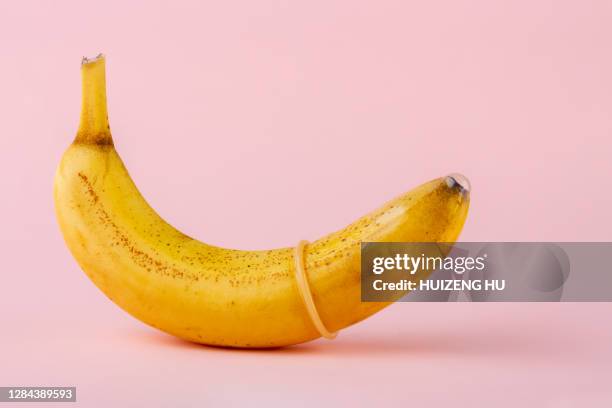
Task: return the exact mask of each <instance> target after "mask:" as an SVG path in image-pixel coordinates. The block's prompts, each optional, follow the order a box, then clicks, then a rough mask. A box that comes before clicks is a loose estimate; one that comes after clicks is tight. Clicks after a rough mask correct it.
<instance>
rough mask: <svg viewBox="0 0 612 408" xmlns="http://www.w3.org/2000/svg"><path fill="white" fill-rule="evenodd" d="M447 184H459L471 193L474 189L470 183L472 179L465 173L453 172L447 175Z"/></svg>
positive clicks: (462, 188)
mask: <svg viewBox="0 0 612 408" xmlns="http://www.w3.org/2000/svg"><path fill="white" fill-rule="evenodd" d="M445 180H446V185H448V186H449V187H451V188H452V187H455V186H458V187H459V188H460V189H461V190H462V191H463V192H465V193H469V192H470V191H471V190H472V185H471V184H470V180H468V178H467V177H465V176H464V175H463V174H459V173H452V174H449V175H448V176H446V179H445Z"/></svg>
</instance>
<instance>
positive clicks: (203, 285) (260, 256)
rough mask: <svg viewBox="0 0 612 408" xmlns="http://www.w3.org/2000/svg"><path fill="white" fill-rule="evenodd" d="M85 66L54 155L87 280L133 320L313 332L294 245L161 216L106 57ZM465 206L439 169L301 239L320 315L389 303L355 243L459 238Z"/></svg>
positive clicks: (345, 320) (238, 332)
mask: <svg viewBox="0 0 612 408" xmlns="http://www.w3.org/2000/svg"><path fill="white" fill-rule="evenodd" d="M81 73H82V88H83V97H82V98H83V99H82V112H81V120H80V125H79V129H78V132H77V135H76V138H75V140H74V142H73V143H72V145H70V147H69V148H68V149H67V150H66V152H65V153H64V155H63V157H62V159H61V162H60V164H59V166H58V169H57V172H56V175H55V182H54V199H55V208H56V215H57V220H58V223H59V226H60V228H61V231H62V233H63V236H64V239H65V241H66V244H67V246H68V248H69V249H70V251H71V252H72V254H73V256H74V257H75V258H76V260H77V262H78V263H79V265H80V267H81V268H82V269H83V270H84V271H85V273H86V274H87V275H88V276H89V278H90V279H91V280H92V281H93V282H94V284H95V285H96V286H98V288H99V289H101V290H102V292H104V293H105V294H106V295H107V296H108V297H109V298H110V299H111V300H112V301H113V302H115V303H116V304H117V305H119V306H120V307H121V308H123V309H124V310H125V311H127V312H128V313H130V314H131V315H133V316H134V317H136V318H137V319H139V320H141V321H143V322H144V323H146V324H148V325H150V326H153V327H155V328H157V329H159V330H162V331H164V332H166V333H169V334H171V335H174V336H177V337H179V338H182V339H185V340H189V341H192V342H197V343H204V344H208V345H218V346H229V347H258V348H261V347H278V346H285V345H291V344H297V343H301V342H305V341H309V340H313V339H316V338H318V337H319V336H320V335H319V332H318V331H317V330H316V329H315V327H314V326H313V323H312V321H311V320H310V318H309V315H308V313H307V309H306V308H305V306H304V303H303V300H302V298H301V297H300V293H299V288H298V286H297V284H296V279H295V266H294V257H293V252H292V248H280V249H272V250H263V251H245V250H235V249H225V248H220V247H216V246H212V245H207V244H205V243H202V242H200V241H198V240H195V239H193V238H191V237H188V236H186V235H185V234H183V233H181V232H180V231H178V230H176V229H175V228H173V227H172V226H171V225H169V224H168V223H166V222H165V221H164V220H163V219H162V218H161V217H160V216H159V215H158V214H157V213H156V212H155V210H153V208H151V206H149V204H148V203H147V202H146V201H145V199H144V198H143V197H142V195H141V194H140V192H139V191H138V189H137V187H136V185H135V184H134V182H133V181H132V179H131V178H130V175H129V174H128V171H127V170H126V168H125V166H124V164H123V162H122V161H121V158H120V157H119V155H118V154H117V151H116V150H115V148H114V145H113V139H112V137H111V132H110V127H109V124H108V115H107V108H106V80H105V60H104V57H103V56H102V55H99V56H98V57H96V58H94V59H84V60H83V63H82V64H81ZM468 206H469V188H468V187H467V184H466V181H465V180H464V179H462V178H461V177H460V176H456V175H455V176H448V177H443V178H439V179H436V180H433V181H430V182H428V183H425V184H423V185H421V186H420V187H417V188H415V189H414V190H412V191H410V192H409V193H407V194H404V195H402V196H399V197H397V198H395V199H394V200H392V201H390V202H388V203H387V204H386V205H384V206H382V207H381V208H379V209H377V210H375V211H373V212H372V213H370V214H368V215H366V216H364V217H362V218H360V219H359V220H357V221H356V222H354V223H353V224H351V225H349V226H348V227H346V228H345V229H343V230H340V231H337V232H333V233H331V234H329V235H327V236H325V237H323V238H321V239H319V240H317V241H314V242H312V243H311V244H308V245H307V246H306V247H305V249H304V254H303V259H304V261H303V262H304V266H305V270H306V274H307V280H308V282H309V286H310V289H311V291H312V294H313V299H314V302H315V304H316V307H317V310H318V312H319V315H320V317H321V320H322V321H323V322H324V323H325V326H326V327H327V328H328V329H330V330H331V331H337V330H340V329H342V328H344V327H347V326H349V325H352V324H354V323H356V322H359V321H360V320H363V319H365V318H366V317H368V316H370V315H372V314H373V313H375V312H377V311H379V310H380V309H382V308H383V307H385V306H387V305H388V304H389V302H386V303H366V302H361V301H360V246H361V245H360V243H361V242H365V241H382V242H387V241H399V242H401V241H407V242H408V241H412V242H454V241H456V239H457V237H458V236H459V233H460V231H461V229H462V227H463V224H464V222H465V219H466V216H467V212H468Z"/></svg>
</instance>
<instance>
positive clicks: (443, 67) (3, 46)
mask: <svg viewBox="0 0 612 408" xmlns="http://www.w3.org/2000/svg"><path fill="white" fill-rule="evenodd" d="M611 21H612V5H611V3H610V2H609V1H604V0H602V1H553V0H549V1H544V0H538V1H534V0H530V1H489V0H481V1H456V0H449V1H428V2H423V1H422V2H408V1H395V2H392V1H376V2H373V1H371V2H366V1H344V2H342V1H310V2H288V1H256V2H254V1H252V2H249V1H241V2H237V1H225V2H203V1H199V2H196V1H193V2H178V1H173V2H166V3H163V2H151V1H148V2H144V1H143V2H125V1H106V2H95V3H91V4H88V3H87V2H84V1H74V2H67V1H49V2H36V3H35V2H29V1H19V2H17V1H14V2H7V1H4V2H2V3H0V112H2V114H1V115H0V117H1V119H0V131H1V135H2V136H1V137H0V155H1V157H0V158H1V160H0V173H2V174H3V177H2V178H1V181H0V183H1V190H0V191H2V200H0V214H1V217H2V224H1V226H2V234H0V240H1V242H0V247H1V248H2V258H1V273H2V282H1V284H0V336H1V337H0V341H1V342H2V344H1V346H2V347H1V348H0V385H5V386H6V385H75V386H77V387H78V398H79V401H80V404H81V405H83V406H97V405H99V406H111V405H112V406H117V405H118V404H121V403H123V404H124V405H129V406H137V405H138V406H177V405H181V406H214V405H220V404H223V405H224V406H228V405H229V406H231V405H238V406H244V405H247V404H250V405H253V406H256V405H259V403H263V401H269V402H272V405H275V404H274V403H277V404H279V405H280V404H281V402H283V401H284V402H287V401H290V402H291V405H294V406H308V407H312V406H317V405H322V404H324V403H336V404H338V405H339V406H348V404H351V405H352V406H379V404H388V405H391V404H394V403H401V404H402V405H403V403H404V402H410V403H411V404H413V405H414V406H425V405H426V404H429V405H435V404H440V405H442V404H444V405H446V406H464V405H469V406H475V407H478V406H502V407H503V406H516V405H518V404H522V405H523V406H544V407H548V406H550V407H567V406H591V407H596V406H610V403H611V402H612V392H611V391H610V376H611V374H612V368H611V363H612V346H611V344H612V327H611V321H610V316H612V305H610V304H537V305H535V304H398V305H394V306H393V307H391V308H390V309H388V310H386V311H384V312H382V313H381V314H380V315H377V316H375V317H373V318H372V319H370V320H368V321H366V322H364V323H362V324H360V325H358V326H355V327H353V328H350V329H348V330H345V331H343V332H342V333H341V334H340V336H339V338H338V339H337V340H336V341H334V342H326V341H316V342H313V343H310V344H307V345H303V346H298V347H293V348H287V349H282V350H275V351H231V350H224V349H216V348H208V347H202V346H196V345H192V344H188V343H184V342H181V341H178V340H175V339H173V338H170V337H168V336H166V335H164V334H161V333H158V332H156V331H154V330H152V329H149V328H148V327H145V326H144V325H142V324H141V323H139V322H137V321H135V320H133V319H132V318H130V317H129V316H127V315H126V314H125V313H123V312H122V311H121V310H119V309H118V308H117V307H115V306H114V305H113V304H112V303H111V302H110V301H109V300H107V299H106V298H105V297H104V296H103V295H102V294H101V293H99V292H98V290H97V289H96V288H95V287H94V286H93V285H92V284H91V283H90V282H89V281H88V280H87V278H86V277H85V275H84V274H83V273H82V272H80V271H79V269H78V267H77V265H76V264H75V262H74V261H73V259H72V258H71V256H70V255H69V253H68V251H67V249H66V248H65V246H64V244H63V242H62V238H61V236H60V233H59V230H58V228H57V225H56V223H55V218H54V214H53V203H52V180H53V175H54V170H55V166H56V165H57V163H58V160H59V158H60V155H61V153H62V151H63V150H64V149H65V148H66V147H67V146H68V144H69V143H70V142H71V140H72V137H73V135H74V133H75V130H76V125H77V121H78V114H79V103H80V77H79V75H80V74H79V62H80V58H81V56H83V55H88V56H92V55H95V54H96V53H98V52H100V51H102V52H104V53H105V54H106V55H107V69H108V74H107V80H108V83H109V90H108V95H109V98H110V106H109V110H110V119H111V126H112V130H113V134H114V137H115V142H116V145H117V147H118V149H119V151H120V153H121V154H122V156H123V158H124V160H125V161H126V163H127V165H128V167H129V169H130V170H131V173H132V176H133V177H134V179H135V180H136V182H137V184H138V185H139V186H140V187H141V189H142V191H143V193H144V194H145V196H146V197H147V198H148V199H149V200H150V202H151V203H152V205H153V206H154V207H155V208H156V209H158V211H159V212H160V213H161V214H162V215H163V216H164V217H166V218H167V219H168V220H169V221H170V222H172V223H173V224H175V225H176V226H178V227H179V228H180V229H182V230H184V231H185V232H186V233H188V234H189V235H195V236H197V237H199V238H201V239H203V240H205V241H208V242H210V243H213V244H218V245H224V246H231V247H239V248H267V247H274V246H288V245H293V244H295V243H296V242H297V241H298V240H299V239H316V238H317V237H319V236H321V235H322V234H325V233H326V232H328V231H330V230H333V229H337V228H340V227H342V226H344V225H345V224H347V223H348V222H350V221H351V220H353V219H355V218H356V217H358V216H360V215H362V214H363V213H365V212H367V211H369V210H371V209H373V208H375V207H377V206H378V205H380V204H382V203H383V202H384V201H386V200H387V199H389V198H391V197H393V196H394V195H397V194H399V193H401V192H403V191H406V190H408V189H410V188H411V187H413V186H416V185H418V184H419V183H421V182H423V181H426V180H428V179H431V178H434V177H438V176H441V175H445V174H447V173H450V172H455V171H459V172H462V173H465V174H466V175H467V176H469V177H470V179H471V182H472V185H473V194H472V207H471V213H470V216H469V219H468V222H467V224H466V226H465V230H464V234H463V236H462V239H463V240H466V241H470V240H471V241H477V240H506V241H509V240H558V241H589V240H592V241H610V240H612V232H611V229H612V217H611V216H610V209H611V208H612V192H611V191H612V190H611V184H612V183H611V176H612V171H611V170H612V164H611V158H610V156H611V153H612V138H611V133H612V115H611V113H612V49H611V44H612V43H611V38H612V24H611V23H610V22H611ZM315 402H316V404H314V403H315ZM54 406H57V405H54ZM72 406H74V405H72ZM381 406H382V405H381Z"/></svg>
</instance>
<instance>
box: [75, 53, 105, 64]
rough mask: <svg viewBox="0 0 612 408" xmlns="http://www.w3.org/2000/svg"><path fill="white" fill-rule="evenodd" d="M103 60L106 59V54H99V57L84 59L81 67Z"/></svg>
mask: <svg viewBox="0 0 612 408" xmlns="http://www.w3.org/2000/svg"><path fill="white" fill-rule="evenodd" d="M101 59H104V54H102V53H99V54H98V55H96V56H95V57H91V58H90V57H83V59H82V60H81V65H87V64H91V63H92V62H96V61H99V60H101Z"/></svg>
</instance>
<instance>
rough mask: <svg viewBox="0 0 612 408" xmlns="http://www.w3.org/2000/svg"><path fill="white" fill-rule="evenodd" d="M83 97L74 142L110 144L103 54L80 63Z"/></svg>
mask: <svg viewBox="0 0 612 408" xmlns="http://www.w3.org/2000/svg"><path fill="white" fill-rule="evenodd" d="M81 76H82V88H83V99H82V105H81V122H80V124H79V130H78V131H77V136H76V139H75V143H89V144H97V145H112V144H113V139H112V137H111V132H110V126H109V124H108V111H107V109H106V75H105V61H104V56H103V55H102V54H99V55H98V56H97V57H95V58H92V59H88V58H83V61H82V63H81Z"/></svg>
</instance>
